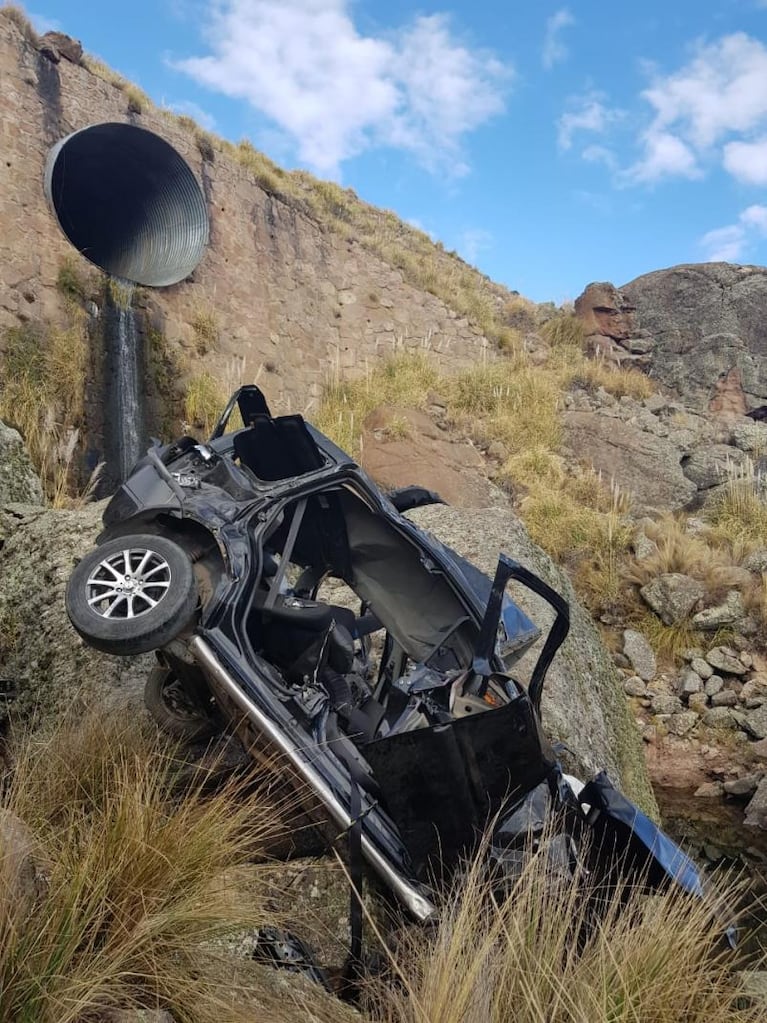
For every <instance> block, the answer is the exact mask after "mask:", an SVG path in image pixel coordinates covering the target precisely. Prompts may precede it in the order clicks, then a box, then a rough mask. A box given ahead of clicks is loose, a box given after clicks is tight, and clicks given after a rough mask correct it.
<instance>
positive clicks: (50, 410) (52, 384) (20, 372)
mask: <svg viewBox="0 0 767 1023" xmlns="http://www.w3.org/2000/svg"><path fill="white" fill-rule="evenodd" d="M67 305H68V310H69V311H68V316H69V320H70V323H69V326H68V327H66V328H65V329H61V330H51V331H48V332H46V333H41V332H37V331H35V330H34V329H32V328H30V327H27V326H22V327H18V328H14V329H11V330H8V331H6V335H5V346H6V351H5V358H4V360H3V365H2V367H1V368H0V419H2V420H3V421H4V422H6V423H8V424H9V425H11V426H13V427H15V428H16V429H18V431H19V432H20V433H21V435H22V437H23V438H24V442H25V444H26V447H27V450H28V452H29V455H30V458H31V459H32V463H33V465H34V466H35V468H36V470H37V472H38V474H39V475H40V478H41V480H42V482H43V486H44V489H45V491H46V493H47V496H48V498H49V500H50V501H51V503H52V504H53V506H54V507H61V506H63V505H67V504H69V503H70V497H71V496H72V495H73V494H74V495H75V496H76V497H81V496H82V492H81V491H80V489H79V488H78V487H77V486H76V480H75V478H74V475H75V473H74V464H75V461H76V457H75V455H76V452H77V448H78V443H79V429H80V426H81V423H82V416H83V399H84V387H85V379H86V368H87V358H88V352H87V344H86V336H85V324H84V313H83V311H82V309H81V308H79V307H77V306H76V304H75V303H74V302H72V301H69V302H68V303H67Z"/></svg>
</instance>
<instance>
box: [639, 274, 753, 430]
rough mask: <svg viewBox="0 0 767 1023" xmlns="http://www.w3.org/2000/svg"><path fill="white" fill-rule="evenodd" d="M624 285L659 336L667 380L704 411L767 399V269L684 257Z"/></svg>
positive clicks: (656, 359)
mask: <svg viewBox="0 0 767 1023" xmlns="http://www.w3.org/2000/svg"><path fill="white" fill-rule="evenodd" d="M620 290H621V293H622V294H623V295H624V296H625V297H626V299H627V301H628V302H629V303H630V304H631V305H632V306H633V307H634V309H635V310H636V314H635V315H636V318H637V320H638V323H639V325H640V326H641V328H642V330H643V331H645V332H646V333H647V334H648V335H650V336H651V337H652V338H653V340H654V342H655V344H654V349H653V354H652V373H653V376H654V377H655V378H656V379H657V380H658V381H659V382H660V383H661V384H662V385H664V386H665V387H668V388H671V389H672V390H674V391H675V392H676V393H677V394H678V395H680V396H682V397H683V398H684V400H685V402H686V403H688V404H689V405H691V406H692V407H695V408H697V409H699V410H701V411H712V412H716V413H725V414H732V415H742V414H743V413H744V412H746V411H748V410H749V409H751V408H754V407H755V406H759V405H762V404H764V403H765V402H767V358H765V357H766V356H767V335H766V334H765V330H764V321H765V313H766V312H767V269H765V268H764V267H759V266H736V265H733V264H730V263H700V264H684V265H681V266H674V267H671V268H669V269H667V270H657V271H655V272H654V273H649V274H644V275H643V276H642V277H637V278H636V280H633V281H631V282H630V283H629V284H625V285H624V286H623V287H622V288H621V289H620Z"/></svg>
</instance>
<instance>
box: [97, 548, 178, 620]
mask: <svg viewBox="0 0 767 1023" xmlns="http://www.w3.org/2000/svg"><path fill="white" fill-rule="evenodd" d="M170 584H171V570H170V565H169V564H168V562H167V561H166V560H165V558H164V557H163V556H162V555H161V554H158V553H157V551H153V550H150V549H149V548H147V547H128V548H126V549H125V550H122V551H117V552H116V553H115V554H110V555H109V557H107V558H104V559H103V560H102V561H100V562H99V564H98V565H97V566H96V568H95V569H94V570H93V572H92V573H91V575H90V576H89V578H88V580H87V582H86V584H85V598H86V601H87V603H88V607H89V608H90V609H91V611H93V612H94V614H97V615H98V616H99V617H100V618H107V619H109V620H112V621H113V620H121V619H127V618H140V617H141V615H145V614H148V612H150V611H152V610H153V609H154V608H155V607H157V605H158V604H159V603H160V601H161V600H162V599H163V597H164V596H165V595H166V593H167V592H168V589H169V587H170Z"/></svg>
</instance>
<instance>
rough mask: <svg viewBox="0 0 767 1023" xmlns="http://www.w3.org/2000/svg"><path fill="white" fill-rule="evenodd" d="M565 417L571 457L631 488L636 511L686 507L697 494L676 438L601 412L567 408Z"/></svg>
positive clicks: (609, 478) (566, 439)
mask: <svg viewBox="0 0 767 1023" xmlns="http://www.w3.org/2000/svg"><path fill="white" fill-rule="evenodd" d="M562 421H563V424H564V437H565V447H566V449H567V450H568V451H569V452H570V454H571V455H572V457H573V458H576V459H578V460H579V461H582V462H585V463H587V464H588V465H591V466H593V468H594V469H595V470H596V471H597V472H600V473H601V474H602V476H603V477H604V478H605V479H606V480H614V481H615V483H616V484H617V485H618V487H619V488H620V489H621V490H622V491H624V492H625V493H630V494H631V495H632V496H633V498H634V502H635V509H636V510H637V511H640V510H651V509H654V508H670V509H678V508H682V507H684V506H685V505H686V504H688V503H689V502H690V501H691V500H692V499H693V498H694V497H695V495H696V494H697V487H696V485H695V484H694V483H693V482H692V481H691V480H689V479H688V478H687V477H686V476H685V474H684V471H683V468H682V462H683V460H684V459H685V457H686V454H687V452H686V449H685V448H680V447H679V444H678V442H677V439H675V438H674V437H671V436H670V437H662V436H659V435H658V434H657V433H651V432H649V431H648V430H645V429H643V428H642V427H641V425H640V424H638V423H631V422H623V421H622V420H621V419H618V418H616V417H613V416H608V415H604V414H602V413H600V412H583V411H576V412H565V413H564V414H563V416H562Z"/></svg>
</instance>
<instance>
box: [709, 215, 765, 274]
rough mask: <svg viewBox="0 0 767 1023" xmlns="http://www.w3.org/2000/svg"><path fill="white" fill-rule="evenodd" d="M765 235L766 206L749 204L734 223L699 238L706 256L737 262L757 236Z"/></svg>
mask: <svg viewBox="0 0 767 1023" xmlns="http://www.w3.org/2000/svg"><path fill="white" fill-rule="evenodd" d="M765 237H767V206H759V205H754V206H749V207H748V208H747V209H745V210H743V211H742V213H741V214H740V216H739V217H738V220H737V222H736V223H734V224H728V225H727V226H726V227H717V228H715V229H714V230H713V231H708V232H707V233H706V234H704V235H703V237H702V238H701V240H700V245H701V248H702V249H703V251H704V252H705V253H706V258H707V259H709V260H712V261H713V262H719V261H724V262H737V261H738V260H741V259H742V258H743V256H744V254H745V253H746V252H747V251H748V249H749V248H750V247H751V246H752V245H753V243H754V242H755V241H756V240H758V239H759V238H765Z"/></svg>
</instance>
